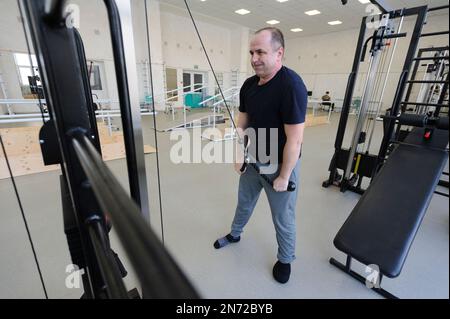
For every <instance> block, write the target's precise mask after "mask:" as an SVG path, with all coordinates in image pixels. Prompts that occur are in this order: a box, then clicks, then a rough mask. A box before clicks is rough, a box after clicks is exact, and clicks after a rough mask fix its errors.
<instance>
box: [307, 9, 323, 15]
mask: <svg viewBox="0 0 450 319" xmlns="http://www.w3.org/2000/svg"><path fill="white" fill-rule="evenodd" d="M305 14H307V15H309V16H315V15H316V14H320V11H319V10H309V11H305Z"/></svg>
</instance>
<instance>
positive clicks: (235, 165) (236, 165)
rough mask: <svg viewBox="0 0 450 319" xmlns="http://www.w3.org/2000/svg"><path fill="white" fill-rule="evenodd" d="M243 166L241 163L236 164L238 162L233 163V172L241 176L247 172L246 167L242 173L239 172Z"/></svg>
mask: <svg viewBox="0 0 450 319" xmlns="http://www.w3.org/2000/svg"><path fill="white" fill-rule="evenodd" d="M243 165H244V163H243V162H238V161H236V162H234V170H235V171H236V173H238V174H239V175H242V174H243V173H245V171H246V170H247V167H246V168H245V169H244V170H243V171H241V169H242V166H243Z"/></svg>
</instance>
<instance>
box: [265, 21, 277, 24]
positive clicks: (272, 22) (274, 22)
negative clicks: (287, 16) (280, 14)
mask: <svg viewBox="0 0 450 319" xmlns="http://www.w3.org/2000/svg"><path fill="white" fill-rule="evenodd" d="M266 23H268V24H278V23H280V21H278V20H269V21H266Z"/></svg>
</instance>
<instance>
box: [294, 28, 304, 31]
mask: <svg viewBox="0 0 450 319" xmlns="http://www.w3.org/2000/svg"><path fill="white" fill-rule="evenodd" d="M291 31H292V32H300V31H303V29H300V28H294V29H291Z"/></svg>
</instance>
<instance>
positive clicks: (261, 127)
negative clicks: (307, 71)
mask: <svg viewBox="0 0 450 319" xmlns="http://www.w3.org/2000/svg"><path fill="white" fill-rule="evenodd" d="M258 82H259V77H258V76H257V75H255V76H252V77H251V78H248V79H247V80H246V81H245V82H244V84H243V85H242V88H241V91H240V106H239V111H240V112H245V113H247V115H248V127H249V128H253V129H254V130H255V132H256V139H257V141H256V142H255V141H251V143H250V145H253V146H256V147H253V148H252V147H250V149H249V151H250V155H251V156H253V158H255V159H256V160H258V161H261V162H263V163H264V162H267V161H268V158H261V156H258V154H259V153H258V150H259V147H258V145H261V146H264V142H265V147H266V152H265V154H266V155H267V156H270V155H271V154H270V153H271V152H272V153H273V152H274V151H275V149H274V147H275V146H276V143H277V142H278V156H277V158H278V163H282V162H283V149H284V145H285V144H286V133H285V131H284V124H301V123H304V122H305V116H306V106H307V101H308V94H307V89H306V87H305V84H304V83H303V80H302V79H301V78H300V76H299V75H298V74H297V73H295V72H294V71H292V70H291V69H289V68H287V67H285V66H283V67H282V68H281V69H280V70H279V71H278V72H277V74H276V75H275V76H274V77H273V78H272V79H271V80H270V81H269V82H267V83H265V84H263V85H258ZM271 128H274V129H277V130H278V138H276V137H275V136H273V135H272V136H271V134H270V131H271ZM264 132H265V137H264V136H263V133H264ZM250 140H251V136H250ZM264 140H265V141H264ZM271 146H272V151H271V148H270V147H271ZM254 152H256V153H254ZM262 154H264V153H262ZM259 155H261V154H259ZM272 156H273V158H276V156H275V154H272ZM270 158H271V159H272V157H270ZM273 162H274V161H273V160H272V161H270V163H273Z"/></svg>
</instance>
